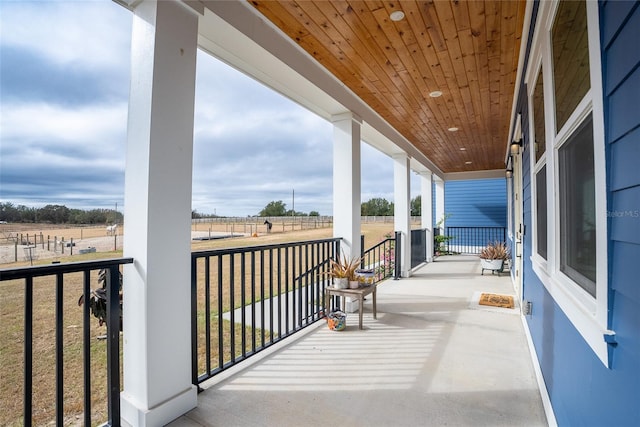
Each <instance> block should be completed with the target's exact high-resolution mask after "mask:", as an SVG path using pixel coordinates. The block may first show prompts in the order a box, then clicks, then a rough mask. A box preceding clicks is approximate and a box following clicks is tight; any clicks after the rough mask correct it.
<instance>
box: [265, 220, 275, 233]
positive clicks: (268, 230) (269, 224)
mask: <svg viewBox="0 0 640 427" xmlns="http://www.w3.org/2000/svg"><path fill="white" fill-rule="evenodd" d="M264 224H265V225H266V226H267V233H271V227H273V224H271V223H270V222H269V221H268V220H265V221H264Z"/></svg>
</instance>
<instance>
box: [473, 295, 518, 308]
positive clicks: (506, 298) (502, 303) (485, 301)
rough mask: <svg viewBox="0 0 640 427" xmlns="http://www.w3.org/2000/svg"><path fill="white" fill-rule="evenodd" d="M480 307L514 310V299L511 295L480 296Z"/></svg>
mask: <svg viewBox="0 0 640 427" xmlns="http://www.w3.org/2000/svg"><path fill="white" fill-rule="evenodd" d="M478 304H480V305H489V306H491V307H502V308H513V297H512V296H511V295H498V294H485V293H483V294H482V295H480V301H478Z"/></svg>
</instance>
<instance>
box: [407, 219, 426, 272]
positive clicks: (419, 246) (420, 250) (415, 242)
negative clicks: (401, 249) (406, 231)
mask: <svg viewBox="0 0 640 427" xmlns="http://www.w3.org/2000/svg"><path fill="white" fill-rule="evenodd" d="M426 260H427V229H426V228H421V229H418V230H411V268H414V267H416V266H418V265H420V264H421V263H423V262H425V261H426Z"/></svg>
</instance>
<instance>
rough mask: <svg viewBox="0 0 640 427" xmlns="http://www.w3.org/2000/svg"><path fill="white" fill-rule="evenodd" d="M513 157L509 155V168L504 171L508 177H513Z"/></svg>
mask: <svg viewBox="0 0 640 427" xmlns="http://www.w3.org/2000/svg"><path fill="white" fill-rule="evenodd" d="M512 162H513V158H512V157H511V156H509V158H508V159H507V170H506V171H505V173H504V176H506V177H507V178H513V163H512Z"/></svg>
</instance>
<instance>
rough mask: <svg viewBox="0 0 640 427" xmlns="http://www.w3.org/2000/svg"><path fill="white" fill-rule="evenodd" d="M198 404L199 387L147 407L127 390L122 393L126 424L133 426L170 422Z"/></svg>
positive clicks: (121, 400) (121, 405) (159, 424)
mask: <svg viewBox="0 0 640 427" xmlns="http://www.w3.org/2000/svg"><path fill="white" fill-rule="evenodd" d="M197 406H198V389H197V388H196V386H194V385H191V386H190V388H188V389H187V390H185V391H183V392H182V393H179V394H177V395H175V396H173V397H171V398H169V399H168V400H165V401H164V402H162V403H160V404H159V405H156V406H154V407H153V408H149V409H145V408H141V407H139V406H138V403H137V402H136V401H135V400H134V399H133V398H132V397H131V396H129V395H128V394H126V393H125V392H122V393H120V411H121V414H122V421H123V422H124V424H125V425H127V424H128V425H130V426H132V427H138V426H140V427H146V426H161V425H165V424H168V423H170V422H171V421H173V420H175V419H176V418H178V417H180V416H181V415H184V414H186V413H187V412H189V411H190V410H192V409H194V408H195V407H197Z"/></svg>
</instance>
